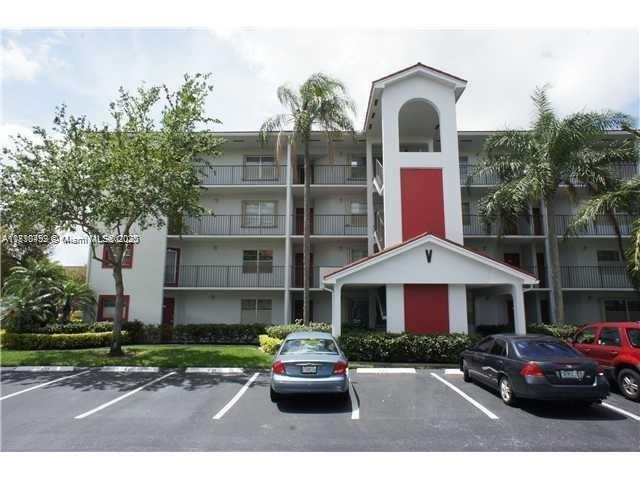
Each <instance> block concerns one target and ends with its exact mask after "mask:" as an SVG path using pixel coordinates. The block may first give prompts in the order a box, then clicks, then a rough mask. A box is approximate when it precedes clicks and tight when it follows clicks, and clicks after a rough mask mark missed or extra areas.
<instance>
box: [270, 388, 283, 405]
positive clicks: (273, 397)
mask: <svg viewBox="0 0 640 480" xmlns="http://www.w3.org/2000/svg"><path fill="white" fill-rule="evenodd" d="M269 397H270V398H271V401H272V402H279V401H280V400H282V396H281V395H280V394H279V393H278V392H276V391H275V390H274V389H273V388H270V389H269Z"/></svg>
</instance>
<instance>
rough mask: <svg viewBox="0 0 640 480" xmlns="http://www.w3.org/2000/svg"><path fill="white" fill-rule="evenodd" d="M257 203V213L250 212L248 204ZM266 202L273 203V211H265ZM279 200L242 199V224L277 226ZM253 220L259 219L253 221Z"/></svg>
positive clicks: (246, 225)
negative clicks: (248, 211)
mask: <svg viewBox="0 0 640 480" xmlns="http://www.w3.org/2000/svg"><path fill="white" fill-rule="evenodd" d="M249 204H255V205H257V206H258V213H257V214H248V213H247V206H248V205H249ZM265 204H273V213H268V214H267V213H263V209H264V207H265ZM277 215H278V201H277V200H242V226H243V227H245V228H250V227H277V221H276V218H277ZM251 220H257V222H253V221H251Z"/></svg>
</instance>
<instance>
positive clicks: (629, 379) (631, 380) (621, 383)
mask: <svg viewBox="0 0 640 480" xmlns="http://www.w3.org/2000/svg"><path fill="white" fill-rule="evenodd" d="M617 381H618V388H619V389H620V392H621V393H622V395H624V396H625V397H626V398H628V399H629V400H633V401H635V402H637V401H638V400H640V374H639V373H638V372H636V371H635V370H631V369H630V368H623V369H622V370H620V372H618V378H617Z"/></svg>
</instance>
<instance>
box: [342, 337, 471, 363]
mask: <svg viewBox="0 0 640 480" xmlns="http://www.w3.org/2000/svg"><path fill="white" fill-rule="evenodd" d="M477 341H478V337H476V336H474V335H466V334H462V333H451V334H442V335H414V334H408V333H403V334H388V333H367V334H355V335H351V334H348V335H343V336H341V337H340V340H339V343H340V346H341V348H342V350H343V351H344V352H345V354H346V355H347V357H348V358H349V360H354V361H368V362H403V363H414V362H420V363H458V360H459V357H460V353H461V352H462V351H463V350H464V349H465V348H468V347H470V346H471V345H473V344H475V343H476V342H477Z"/></svg>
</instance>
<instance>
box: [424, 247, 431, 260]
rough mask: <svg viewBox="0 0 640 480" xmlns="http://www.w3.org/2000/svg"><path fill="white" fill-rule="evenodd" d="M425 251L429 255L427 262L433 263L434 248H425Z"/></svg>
mask: <svg viewBox="0 0 640 480" xmlns="http://www.w3.org/2000/svg"><path fill="white" fill-rule="evenodd" d="M424 253H425V254H426V255H427V263H431V255H433V250H425V251H424Z"/></svg>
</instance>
